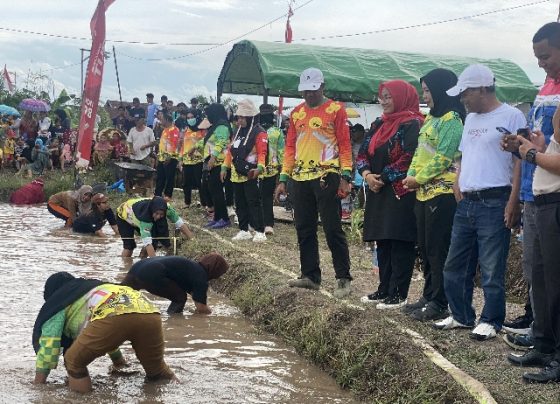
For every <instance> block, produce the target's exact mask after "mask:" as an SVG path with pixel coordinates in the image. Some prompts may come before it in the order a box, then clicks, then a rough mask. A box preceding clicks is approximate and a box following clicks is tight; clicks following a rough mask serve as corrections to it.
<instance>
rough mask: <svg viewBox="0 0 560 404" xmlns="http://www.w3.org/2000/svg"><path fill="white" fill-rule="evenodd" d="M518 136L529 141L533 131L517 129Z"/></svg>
mask: <svg viewBox="0 0 560 404" xmlns="http://www.w3.org/2000/svg"><path fill="white" fill-rule="evenodd" d="M517 134H518V135H520V136H523V137H524V138H525V139H527V140H531V129H529V128H519V129H517Z"/></svg>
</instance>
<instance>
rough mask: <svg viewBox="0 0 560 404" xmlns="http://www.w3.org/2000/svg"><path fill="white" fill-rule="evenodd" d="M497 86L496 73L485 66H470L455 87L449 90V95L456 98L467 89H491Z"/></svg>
mask: <svg viewBox="0 0 560 404" xmlns="http://www.w3.org/2000/svg"><path fill="white" fill-rule="evenodd" d="M494 84H495V79H494V73H492V70H490V69H489V68H488V67H486V66H484V65H480V64H478V65H470V66H468V67H467V68H466V69H465V70H463V73H461V75H460V76H459V81H457V84H456V85H455V87H451V88H450V89H449V90H447V95H449V96H451V97H455V96H457V95H459V94H461V93H462V92H463V91H465V90H466V89H467V88H478V87H491V86H493V85H494Z"/></svg>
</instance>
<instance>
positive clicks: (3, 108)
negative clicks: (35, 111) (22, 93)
mask: <svg viewBox="0 0 560 404" xmlns="http://www.w3.org/2000/svg"><path fill="white" fill-rule="evenodd" d="M0 114H2V115H15V116H21V114H20V113H19V112H18V110H17V109H15V108H14V107H10V106H9V105H4V104H2V105H0Z"/></svg>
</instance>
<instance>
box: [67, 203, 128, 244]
mask: <svg viewBox="0 0 560 404" xmlns="http://www.w3.org/2000/svg"><path fill="white" fill-rule="evenodd" d="M107 222H109V225H110V226H111V228H112V229H113V231H114V232H115V234H116V235H117V236H118V235H119V229H118V227H117V220H116V219H115V214H114V213H113V209H111V206H109V198H107V196H106V195H104V194H95V195H93V197H92V198H91V213H88V214H85V215H81V216H78V217H77V218H76V220H74V223H72V230H74V231H75V232H76V233H85V234H91V233H93V234H95V235H96V236H99V237H105V233H103V226H105V223H107Z"/></svg>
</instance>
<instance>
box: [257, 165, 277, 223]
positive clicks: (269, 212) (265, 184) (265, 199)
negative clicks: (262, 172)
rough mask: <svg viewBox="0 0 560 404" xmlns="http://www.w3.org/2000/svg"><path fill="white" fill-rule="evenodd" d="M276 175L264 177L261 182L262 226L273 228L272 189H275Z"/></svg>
mask: <svg viewBox="0 0 560 404" xmlns="http://www.w3.org/2000/svg"><path fill="white" fill-rule="evenodd" d="M276 178H278V176H277V175H275V176H273V177H265V178H263V179H262V180H261V183H260V189H261V200H262V209H263V219H264V226H265V227H267V226H270V227H274V210H273V206H274V189H275V188H276Z"/></svg>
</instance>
